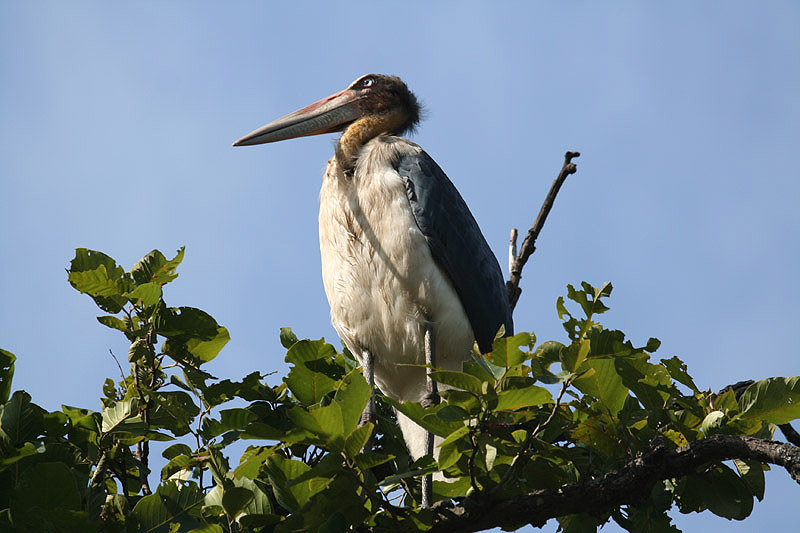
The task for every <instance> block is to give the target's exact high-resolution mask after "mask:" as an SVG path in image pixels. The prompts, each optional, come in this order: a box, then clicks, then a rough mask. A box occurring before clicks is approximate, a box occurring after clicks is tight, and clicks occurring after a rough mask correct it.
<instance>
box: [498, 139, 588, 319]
mask: <svg viewBox="0 0 800 533" xmlns="http://www.w3.org/2000/svg"><path fill="white" fill-rule="evenodd" d="M580 155H581V154H580V153H579V152H567V153H566V154H564V165H563V166H562V167H561V172H559V173H558V176H557V177H556V179H555V180H554V181H553V184H552V185H551V186H550V192H548V193H547V197H546V198H545V199H544V203H543V204H542V208H541V209H540V210H539V214H538V215H537V216H536V220H535V221H534V222H533V225H532V226H531V229H529V230H528V234H527V235H526V236H525V240H523V241H522V247H521V248H520V251H519V255H517V256H516V258H515V259H514V261H513V265H512V266H511V268H510V269H509V274H508V281H507V282H506V291H507V292H508V301H509V303H510V304H511V310H512V311H513V310H514V307H515V306H516V305H517V301H518V300H519V295H520V294H521V293H522V289H520V288H519V282H520V280H521V279H522V268H523V267H524V266H525V263H526V262H527V261H528V258H529V257H530V256H531V254H532V253H533V252H534V251H535V250H536V239H537V237H539V232H541V231H542V228H543V227H544V222H545V220H547V215H548V214H549V213H550V210H551V209H552V208H553V203H554V202H555V200H556V195H557V194H558V191H559V189H561V185H562V184H563V183H564V180H566V179H567V176H569V175H570V174H575V172H577V171H578V167H577V166H576V165H575V163H573V162H572V160H573V159H574V158H576V157H579V156H580Z"/></svg>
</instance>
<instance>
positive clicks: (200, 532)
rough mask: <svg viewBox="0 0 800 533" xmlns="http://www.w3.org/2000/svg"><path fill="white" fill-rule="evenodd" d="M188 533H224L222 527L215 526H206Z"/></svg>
mask: <svg viewBox="0 0 800 533" xmlns="http://www.w3.org/2000/svg"><path fill="white" fill-rule="evenodd" d="M189 533H224V531H223V529H222V527H221V526H218V525H217V524H206V525H204V526H200V527H196V528H194V529H192V530H191V531H189Z"/></svg>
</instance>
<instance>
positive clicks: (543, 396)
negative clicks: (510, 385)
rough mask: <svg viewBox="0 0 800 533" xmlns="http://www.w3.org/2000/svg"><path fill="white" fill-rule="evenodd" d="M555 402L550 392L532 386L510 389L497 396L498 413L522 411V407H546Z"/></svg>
mask: <svg viewBox="0 0 800 533" xmlns="http://www.w3.org/2000/svg"><path fill="white" fill-rule="evenodd" d="M552 402H553V396H552V395H551V394H550V391H548V390H547V389H545V388H544V387H537V386H535V385H531V386H529V387H527V388H524V389H509V390H504V391H500V392H499V393H498V394H497V407H495V409H496V410H497V411H506V410H514V409H520V408H522V407H532V406H538V405H545V404H547V403H552Z"/></svg>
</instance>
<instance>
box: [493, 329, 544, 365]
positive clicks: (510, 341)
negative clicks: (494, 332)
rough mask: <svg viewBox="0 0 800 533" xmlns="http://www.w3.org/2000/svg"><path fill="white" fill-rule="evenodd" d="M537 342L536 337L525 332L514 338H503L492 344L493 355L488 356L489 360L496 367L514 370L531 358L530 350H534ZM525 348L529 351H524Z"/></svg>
mask: <svg viewBox="0 0 800 533" xmlns="http://www.w3.org/2000/svg"><path fill="white" fill-rule="evenodd" d="M535 342H536V339H535V337H533V336H532V335H531V334H530V333H525V332H522V333H517V334H516V335H514V336H513V337H501V338H499V339H495V341H494V343H493V344H492V353H490V354H488V355H487V358H488V359H489V361H490V362H491V363H492V364H494V365H496V366H500V367H503V368H513V367H515V366H518V365H521V364H522V363H523V362H525V360H526V359H528V358H529V357H530V356H531V352H530V349H531V348H533V345H534V343H535ZM523 346H525V347H527V348H528V350H526V351H522V350H521V348H522V347H523Z"/></svg>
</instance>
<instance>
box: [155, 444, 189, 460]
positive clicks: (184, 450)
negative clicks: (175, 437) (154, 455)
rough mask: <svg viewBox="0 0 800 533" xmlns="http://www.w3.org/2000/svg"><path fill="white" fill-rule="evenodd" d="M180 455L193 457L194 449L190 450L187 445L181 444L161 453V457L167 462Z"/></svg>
mask: <svg viewBox="0 0 800 533" xmlns="http://www.w3.org/2000/svg"><path fill="white" fill-rule="evenodd" d="M179 455H189V456H191V455H192V449H191V448H189V447H188V446H187V445H186V444H183V443H180V442H179V443H177V444H173V445H172V446H170V447H168V448H167V449H165V450H164V451H163V452H161V456H162V457H163V458H164V459H166V460H170V459H173V458H175V457H177V456H179Z"/></svg>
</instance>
